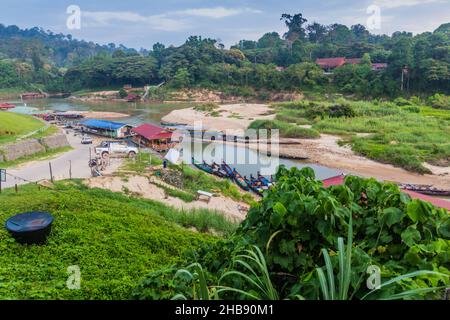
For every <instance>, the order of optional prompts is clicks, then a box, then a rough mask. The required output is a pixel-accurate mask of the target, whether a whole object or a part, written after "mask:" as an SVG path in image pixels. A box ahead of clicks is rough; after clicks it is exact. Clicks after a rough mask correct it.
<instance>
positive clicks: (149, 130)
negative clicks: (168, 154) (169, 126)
mask: <svg viewBox="0 0 450 320" xmlns="http://www.w3.org/2000/svg"><path fill="white" fill-rule="evenodd" d="M131 132H132V134H133V140H134V141H135V142H137V143H139V144H140V145H143V146H146V147H149V148H152V149H154V150H156V151H159V152H161V151H167V150H169V149H170V148H172V147H174V146H175V143H173V142H172V137H173V132H170V131H167V130H166V129H164V128H162V127H159V126H155V125H153V124H149V123H146V124H143V125H141V126H139V127H136V128H134V129H132V130H131Z"/></svg>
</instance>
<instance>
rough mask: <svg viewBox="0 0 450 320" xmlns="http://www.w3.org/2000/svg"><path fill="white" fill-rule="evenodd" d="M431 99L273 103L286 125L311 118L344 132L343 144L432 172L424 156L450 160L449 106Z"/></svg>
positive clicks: (318, 126) (326, 129)
mask: <svg viewBox="0 0 450 320" xmlns="http://www.w3.org/2000/svg"><path fill="white" fill-rule="evenodd" d="M441 99H444V98H441ZM432 101H433V99H430V101H422V100H420V99H418V98H412V99H410V100H406V99H397V100H395V101H393V102H385V101H373V102H369V101H349V100H343V99H338V100H336V101H334V102H333V101H321V100H319V101H307V100H304V101H298V102H288V103H278V104H275V105H274V106H275V112H276V113H277V119H281V120H283V121H281V120H279V121H278V122H281V123H282V124H283V123H284V126H286V125H287V126H291V127H292V126H294V125H295V124H297V125H299V124H301V125H304V124H309V125H312V129H313V130H315V131H319V132H321V133H329V134H336V135H341V136H342V137H343V140H342V143H343V144H350V145H351V147H352V149H353V150H354V151H355V152H357V153H359V154H361V155H363V156H366V157H368V158H370V159H373V160H377V161H380V162H383V163H390V164H393V165H395V166H398V167H402V168H404V169H406V170H409V171H414V172H418V173H429V172H430V171H429V169H427V168H426V167H424V166H423V163H424V162H428V163H430V164H434V165H438V166H443V167H446V166H448V165H450V111H449V110H448V109H446V108H447V107H445V106H442V107H437V106H436V105H435V106H434V107H431V106H430V105H433V103H432ZM449 106H450V105H449ZM278 127H283V126H280V125H279V126H278ZM281 131H282V130H281Z"/></svg>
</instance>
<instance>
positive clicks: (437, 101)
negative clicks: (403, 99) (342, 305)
mask: <svg viewBox="0 0 450 320" xmlns="http://www.w3.org/2000/svg"><path fill="white" fill-rule="evenodd" d="M428 103H429V104H430V105H431V106H432V107H433V108H437V109H446V110H450V96H446V95H444V94H439V93H436V94H435V95H433V96H431V97H429V98H428Z"/></svg>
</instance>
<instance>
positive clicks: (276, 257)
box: [138, 167, 450, 299]
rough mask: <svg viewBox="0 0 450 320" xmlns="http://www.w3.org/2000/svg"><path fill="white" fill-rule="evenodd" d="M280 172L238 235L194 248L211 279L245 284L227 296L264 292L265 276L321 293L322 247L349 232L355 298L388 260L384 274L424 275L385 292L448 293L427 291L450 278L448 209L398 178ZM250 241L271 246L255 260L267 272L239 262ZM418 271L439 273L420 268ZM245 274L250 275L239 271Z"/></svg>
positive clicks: (276, 285)
mask: <svg viewBox="0 0 450 320" xmlns="http://www.w3.org/2000/svg"><path fill="white" fill-rule="evenodd" d="M276 178H277V184H276V185H275V187H274V188H272V189H270V190H269V191H268V192H267V194H266V196H265V197H264V198H263V200H262V201H261V202H260V203H259V204H257V205H254V206H253V207H252V208H251V210H250V211H249V213H248V217H247V219H246V220H245V221H244V222H243V223H242V224H241V226H240V227H239V229H238V230H237V231H236V233H235V234H234V235H233V236H232V237H231V238H229V239H228V240H222V241H218V242H217V243H215V244H208V245H205V246H204V247H203V248H201V249H200V250H198V251H196V252H195V253H194V257H193V259H195V261H196V262H197V263H200V264H201V265H202V266H203V269H204V270H207V272H208V275H207V281H208V283H209V285H215V284H218V283H219V279H220V278H222V281H220V285H221V286H225V287H228V288H235V289H238V290H242V291H243V292H237V291H235V292H230V291H228V292H227V295H225V296H221V298H223V299H243V298H245V297H247V298H248V295H246V294H245V293H244V292H246V293H249V292H250V293H253V294H254V295H255V296H256V295H257V294H256V291H255V290H256V289H255V288H254V286H253V284H254V283H260V284H261V285H263V284H264V286H266V285H267V288H269V286H270V288H271V290H270V291H271V292H273V293H276V295H277V296H279V298H296V297H297V298H299V297H303V298H305V299H318V298H319V297H320V296H319V295H320V293H319V292H320V288H321V284H320V281H319V280H318V279H317V278H316V277H314V274H315V273H316V268H317V266H320V265H322V263H323V258H324V256H323V255H322V254H321V253H322V252H323V250H322V249H323V248H336V247H338V248H339V247H342V243H341V244H340V243H339V241H336V239H338V237H339V236H342V235H347V236H348V238H349V239H352V241H348V243H353V245H350V246H348V249H347V251H346V252H347V256H348V255H349V252H350V251H349V250H350V249H349V248H352V249H351V275H350V277H349V278H348V279H349V282H348V290H349V292H352V294H351V297H352V298H353V299H361V298H363V297H364V296H366V295H367V293H369V291H368V289H367V288H365V286H362V285H361V276H360V275H364V274H365V272H366V270H367V267H368V266H370V265H376V266H378V267H380V269H381V272H382V278H383V279H392V278H395V277H397V276H399V275H403V274H411V273H412V274H415V275H417V277H415V278H414V279H412V278H410V279H408V281H400V282H398V283H396V284H395V285H393V286H390V287H389V288H386V287H383V289H382V290H380V291H379V293H377V297H385V296H386V295H396V294H398V293H402V292H405V291H408V290H416V289H420V290H419V291H421V293H418V295H417V297H426V298H440V292H431V290H429V291H430V292H426V291H427V290H428V289H429V288H430V287H439V286H446V285H447V286H448V284H449V278H448V277H447V276H445V275H450V271H449V269H448V266H449V262H450V256H449V254H448V253H449V252H450V251H449V249H450V216H449V215H448V212H447V211H446V210H445V209H437V208H435V207H433V206H432V205H431V204H429V203H426V202H423V201H420V200H411V199H410V198H409V196H407V195H406V194H404V193H402V192H401V191H400V190H399V188H398V187H397V186H396V185H393V184H384V183H380V182H378V181H376V180H374V179H361V178H357V177H347V178H346V179H345V184H344V185H343V186H333V187H330V188H328V189H325V188H324V187H323V185H322V183H321V182H320V181H316V180H315V177H314V172H313V171H312V169H310V168H304V169H302V170H299V169H297V168H292V169H291V170H287V169H286V168H284V167H281V168H280V169H279V171H278V173H277V175H276ZM349 221H353V222H350V224H351V225H352V228H349ZM350 230H351V231H350ZM350 232H351V234H350ZM341 242H342V241H341ZM249 245H256V246H257V247H258V248H259V249H260V250H261V251H262V252H264V259H260V258H258V259H256V260H254V261H255V262H257V261H258V262H257V264H258V265H260V266H262V267H261V268H259V270H260V271H261V272H260V271H258V272H255V273H253V272H251V270H250V269H249V268H248V266H246V265H244V264H241V267H240V268H239V266H236V265H234V264H233V261H234V260H235V257H236V256H237V255H239V252H240V251H241V250H242V249H245V248H248V246H249ZM339 250H340V249H339ZM256 253H257V251H256ZM327 253H329V255H330V260H331V261H333V262H334V264H333V265H336V263H337V261H336V259H335V258H334V256H336V255H337V254H338V253H336V252H334V251H332V250H330V251H328V252H327ZM248 256H250V255H248ZM241 257H242V258H244V257H243V256H241ZM236 267H237V268H236ZM266 269H267V272H265V271H264V270H266ZM230 270H235V271H236V273H235V275H236V276H234V277H231V276H225V277H224V275H227V274H228V275H230V272H229V271H230ZM327 270H330V265H328V266H327ZM347 270H349V268H347ZM418 270H429V271H432V272H439V274H438V273H434V274H432V273H429V272H418V273H417V271H418ZM255 271H256V269H255ZM239 274H246V275H247V276H248V277H250V278H245V277H241V276H237V275H239ZM257 274H260V275H259V276H257ZM267 274H269V275H270V279H268V278H267ZM172 275H173V274H172ZM168 278H170V277H168ZM172 279H173V278H172ZM248 279H253V280H255V282H249V281H247V280H248ZM258 279H260V281H257V280H258ZM268 280H270V281H268ZM144 283H147V284H148V285H147V286H146V285H144ZM153 283H158V279H157V277H155V275H154V274H153V275H151V276H150V277H149V279H147V280H144V282H143V285H141V286H140V290H139V292H138V296H139V297H140V298H151V296H146V295H145V292H146V290H150V292H151V290H152V284H153ZM175 285H177V284H175ZM163 286H165V285H164V284H163ZM172 287H173V285H172ZM424 288H426V290H425V289H424ZM181 289H182V290H183V288H181ZM186 290H188V291H192V289H186ZM267 292H268V291H267ZM416 292H417V291H416ZM181 293H183V294H184V292H181ZM161 294H162V295H165V293H164V292H162V293H161ZM271 296H274V295H271ZM344 296H345V295H344ZM349 297H350V295H349Z"/></svg>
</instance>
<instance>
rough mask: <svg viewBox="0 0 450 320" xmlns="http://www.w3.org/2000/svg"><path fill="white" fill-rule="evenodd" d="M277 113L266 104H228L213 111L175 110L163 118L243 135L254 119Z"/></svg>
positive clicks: (268, 117) (170, 121)
mask: <svg viewBox="0 0 450 320" xmlns="http://www.w3.org/2000/svg"><path fill="white" fill-rule="evenodd" d="M274 118H275V115H273V114H272V110H271V108H270V106H269V105H266V104H250V103H241V104H226V105H221V106H218V107H217V108H215V109H214V110H212V111H211V112H205V111H199V110H196V108H195V107H193V108H187V109H182V110H174V111H172V112H171V113H169V114H168V115H167V116H165V117H163V118H162V119H161V121H162V122H165V123H177V124H182V125H187V126H194V125H195V126H199V125H201V126H203V128H204V129H207V130H209V131H214V132H217V131H223V132H226V133H227V134H228V135H233V134H237V135H242V132H243V131H244V130H246V129H247V128H248V126H249V125H250V124H251V123H252V121H254V120H256V119H264V120H273V119H274Z"/></svg>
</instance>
